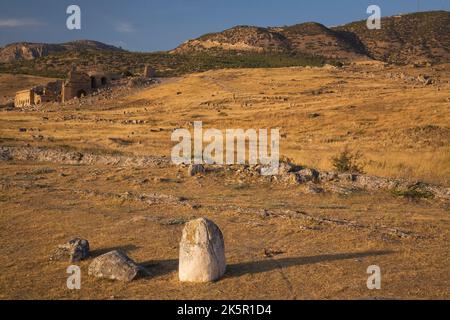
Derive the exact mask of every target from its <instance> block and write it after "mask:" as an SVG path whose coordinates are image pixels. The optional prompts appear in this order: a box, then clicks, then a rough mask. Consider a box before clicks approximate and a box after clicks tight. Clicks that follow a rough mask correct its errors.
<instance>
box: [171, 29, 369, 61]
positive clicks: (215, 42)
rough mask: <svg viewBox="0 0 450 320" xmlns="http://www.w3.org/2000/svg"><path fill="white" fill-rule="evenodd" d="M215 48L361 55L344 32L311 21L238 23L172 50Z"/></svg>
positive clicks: (198, 50) (180, 51) (347, 56)
mask: <svg viewBox="0 0 450 320" xmlns="http://www.w3.org/2000/svg"><path fill="white" fill-rule="evenodd" d="M214 50H216V51H217V50H233V51H254V52H272V53H273V52H278V53H279V52H283V53H300V54H308V55H315V56H322V57H325V58H338V59H339V58H356V57H358V56H364V49H363V48H362V47H361V45H360V44H359V43H357V41H352V40H351V38H350V37H347V36H345V33H344V32H337V31H333V30H330V29H328V28H327V27H325V26H324V25H321V24H320V23H313V22H311V23H302V24H298V25H294V26H290V27H285V28H260V27H253V26H237V27H234V28H231V29H227V30H225V31H223V32H218V33H210V34H206V35H204V36H201V37H199V38H197V39H194V40H189V41H186V42H185V43H183V44H182V45H181V46H179V47H178V48H176V49H175V50H173V51H172V53H186V54H192V53H194V52H211V51H214Z"/></svg>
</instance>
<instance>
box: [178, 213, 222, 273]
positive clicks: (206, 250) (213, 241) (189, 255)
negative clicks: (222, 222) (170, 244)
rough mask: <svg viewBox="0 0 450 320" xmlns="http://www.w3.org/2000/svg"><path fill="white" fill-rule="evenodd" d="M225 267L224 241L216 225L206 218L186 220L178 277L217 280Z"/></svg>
mask: <svg viewBox="0 0 450 320" xmlns="http://www.w3.org/2000/svg"><path fill="white" fill-rule="evenodd" d="M225 269H226V262H225V245H224V240H223V235H222V232H221V231H220V229H219V227H218V226H217V225H216V224H215V223H214V222H212V221H210V220H208V219H206V218H200V219H197V220H193V221H190V222H188V223H187V224H186V226H185V227H184V229H183V235H182V238H181V242H180V261H179V279H180V281H182V282H210V281H216V280H218V279H220V278H221V277H222V276H223V275H224V273H225Z"/></svg>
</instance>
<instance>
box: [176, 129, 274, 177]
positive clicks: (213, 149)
mask: <svg viewBox="0 0 450 320" xmlns="http://www.w3.org/2000/svg"><path fill="white" fill-rule="evenodd" d="M171 139H172V141H174V142H178V143H177V144H176V145H175V146H174V147H173V148H172V154H171V158H172V162H173V163H174V164H177V165H179V164H192V163H193V164H219V165H223V164H227V165H232V164H247V163H248V164H249V165H257V164H260V165H261V174H262V175H276V174H278V167H279V162H280V131H279V129H271V130H270V138H269V132H268V129H259V130H255V129H247V130H244V129H226V130H225V134H224V133H223V132H222V131H221V130H218V129H207V130H205V131H204V130H203V123H202V122H201V121H195V122H194V135H193V137H192V135H191V132H190V131H189V130H188V129H176V130H174V131H173V133H172V137H171ZM235 142H236V143H235ZM204 143H206V145H205V146H204ZM247 145H248V148H247ZM269 146H270V153H269ZM224 147H225V148H224Z"/></svg>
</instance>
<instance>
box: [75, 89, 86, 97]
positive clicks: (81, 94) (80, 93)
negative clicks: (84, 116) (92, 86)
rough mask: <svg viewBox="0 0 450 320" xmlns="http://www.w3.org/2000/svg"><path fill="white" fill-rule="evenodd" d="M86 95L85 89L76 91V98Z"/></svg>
mask: <svg viewBox="0 0 450 320" xmlns="http://www.w3.org/2000/svg"><path fill="white" fill-rule="evenodd" d="M85 96H86V91H84V90H78V92H77V98H83V97H85Z"/></svg>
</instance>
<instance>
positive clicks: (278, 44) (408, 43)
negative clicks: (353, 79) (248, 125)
mask: <svg viewBox="0 0 450 320" xmlns="http://www.w3.org/2000/svg"><path fill="white" fill-rule="evenodd" d="M382 26H383V27H382V29H381V30H368V29H367V28H366V25H365V21H360V22H354V23H350V24H346V25H343V26H339V27H333V28H328V27H326V26H324V25H321V24H319V23H314V22H309V23H301V24H297V25H293V26H287V27H271V28H261V27H252V26H237V27H234V28H231V29H227V30H225V31H223V32H218V33H209V34H205V35H203V36H201V37H199V38H197V39H194V40H189V41H186V42H185V43H183V44H182V45H180V46H179V47H177V48H176V49H174V50H172V51H169V52H152V53H138V52H128V51H125V50H122V49H120V48H116V47H113V46H110V45H106V44H103V43H100V42H96V41H89V40H81V41H74V42H68V43H64V44H57V45H53V44H30V43H16V44H11V45H8V46H6V47H5V48H3V49H0V72H3V73H13V74H30V75H38V76H45V77H64V75H65V74H66V73H67V71H68V70H69V68H70V67H71V65H72V64H77V66H78V67H79V68H80V69H86V70H89V69H92V68H95V69H104V70H109V71H113V72H125V73H129V72H132V73H139V72H141V71H142V68H143V67H144V65H145V64H149V65H152V66H153V67H154V68H155V69H156V70H157V74H158V75H159V76H177V75H181V74H187V73H192V72H199V71H206V70H212V69H221V68H243V67H248V68H254V67H257V68H260V67H267V68H270V67H289V66H306V65H310V66H320V65H323V64H324V63H330V64H336V63H339V62H344V63H346V62H347V63H348V62H353V61H358V60H366V59H376V60H380V61H384V62H389V63H393V64H415V63H418V64H426V63H434V64H436V63H445V62H448V61H450V52H449V48H450V31H449V30H450V28H449V26H450V13H449V12H445V11H435V12H423V13H414V14H406V15H402V16H396V17H387V18H384V19H383V21H382Z"/></svg>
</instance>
